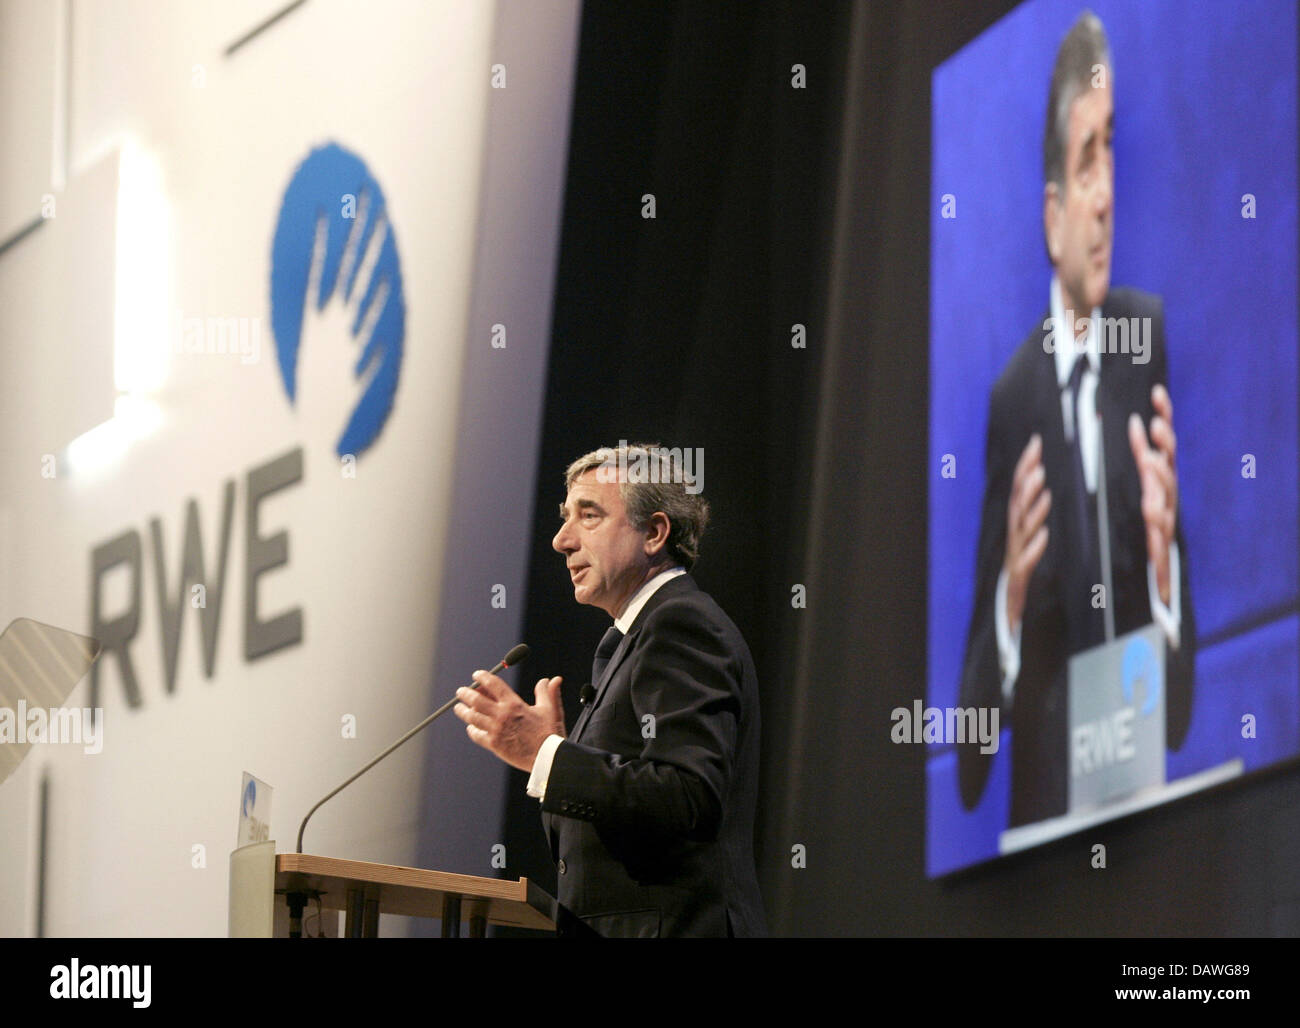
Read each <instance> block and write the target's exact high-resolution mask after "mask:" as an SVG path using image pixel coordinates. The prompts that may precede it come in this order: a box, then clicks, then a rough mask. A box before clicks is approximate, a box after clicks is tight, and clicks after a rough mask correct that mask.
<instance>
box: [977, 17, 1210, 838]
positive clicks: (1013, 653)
mask: <svg viewBox="0 0 1300 1028" xmlns="http://www.w3.org/2000/svg"><path fill="white" fill-rule="evenodd" d="M1110 67H1111V61H1110V53H1109V46H1108V44H1107V42H1106V36H1105V32H1104V30H1103V29H1102V26H1101V23H1100V22H1099V21H1098V20H1097V19H1096V17H1095V16H1093V15H1092V14H1091V13H1089V12H1085V13H1084V14H1083V15H1081V16H1080V18H1079V19H1078V21H1076V22H1075V24H1074V26H1073V27H1072V28H1071V29H1070V32H1069V33H1068V34H1067V36H1066V37H1065V39H1064V41H1063V42H1062V44H1061V47H1060V50H1059V51H1058V53H1057V58H1056V65H1055V68H1054V70H1053V73H1052V81H1051V88H1050V91H1049V97H1048V104H1047V128H1046V132H1045V134H1044V143H1043V152H1044V178H1045V183H1046V184H1045V186H1044V191H1043V226H1044V233H1045V236H1046V241H1047V249H1048V254H1049V256H1050V258H1051V261H1052V265H1053V268H1054V269H1055V274H1054V275H1053V278H1052V282H1051V287H1050V295H1049V310H1048V314H1047V316H1046V317H1044V318H1043V320H1042V322H1041V328H1037V327H1036V328H1035V329H1034V330H1033V331H1031V332H1030V334H1029V337H1028V338H1027V339H1025V341H1024V342H1023V343H1022V344H1021V345H1020V347H1019V348H1018V349H1017V350H1016V352H1015V354H1014V355H1013V356H1012V358H1011V360H1010V362H1009V363H1008V364H1007V366H1006V368H1005V369H1004V370H1003V372H1002V375H1001V376H1000V377H999V379H998V381H997V383H996V384H995V385H994V387H993V393H992V396H991V399H990V402H989V423H988V437H987V446H986V452H985V468H986V473H985V492H984V504H983V512H982V515H981V523H980V538H979V553H978V557H977V569H976V580H975V602H974V607H973V613H972V617H971V624H970V631H969V634H968V637H967V643H966V659H965V665H964V668H963V674H962V683H961V703H962V705H963V706H977V707H998V708H1000V710H1001V712H1002V716H1001V721H1002V723H1003V724H1006V723H1008V722H1009V723H1010V724H1011V725H1012V726H1013V727H1012V733H1011V740H1012V741H1011V783H1012V784H1011V814H1010V819H1009V820H1010V824H1011V825H1020V824H1028V823H1032V822H1035V821H1040V820H1042V819H1044V818H1047V817H1052V816H1056V815H1060V814H1064V813H1065V812H1066V805H1067V801H1068V796H1069V779H1068V773H1069V767H1068V762H1067V759H1066V755H1067V734H1068V725H1067V719H1068V716H1069V696H1068V666H1069V658H1070V657H1071V656H1072V655H1074V654H1076V653H1079V652H1080V651H1083V650H1086V649H1089V648H1091V647H1093V646H1096V645H1097V644H1098V643H1101V642H1103V641H1104V638H1105V635H1104V624H1103V617H1104V608H1105V607H1106V606H1109V608H1110V610H1111V612H1112V613H1113V616H1114V631H1115V634H1116V636H1119V635H1123V634H1124V633H1126V632H1129V631H1132V630H1134V629H1137V628H1141V627H1143V626H1145V625H1148V624H1151V623H1152V622H1154V623H1156V624H1157V625H1159V626H1160V627H1161V629H1162V631H1163V634H1164V636H1165V640H1166V643H1167V646H1166V681H1165V688H1166V703H1165V707H1166V739H1167V743H1168V745H1169V746H1170V747H1172V748H1175V749H1176V748H1178V747H1179V746H1181V745H1182V741H1183V739H1184V737H1185V735H1186V733H1187V728H1188V724H1189V721H1190V718H1191V705H1192V700H1191V694H1192V680H1193V673H1194V648H1195V638H1196V625H1195V619H1194V615H1193V612H1192V604H1191V592H1190V588H1189V585H1188V568H1187V564H1188V562H1187V547H1186V545H1185V544H1184V541H1183V534H1182V525H1181V522H1180V520H1179V518H1178V473H1177V468H1176V464H1175V456H1176V452H1177V440H1176V437H1175V435H1174V429H1173V406H1172V402H1171V400H1170V398H1169V393H1168V373H1167V367H1166V356H1165V340H1164V317H1163V311H1162V308H1161V304H1160V301H1159V299H1158V298H1156V297H1153V296H1149V295H1146V294H1143V293H1139V292H1137V291H1134V290H1128V289H1115V290H1111V289H1110V258H1111V243H1112V239H1113V229H1114V221H1113V216H1114V206H1113V198H1114V193H1113V190H1114V164H1113V157H1112V151H1111V133H1112V123H1113V119H1114V106H1113V103H1112V95H1111V83H1110V78H1111V76H1110ZM1148 427H1149V433H1150V437H1149V439H1148ZM1103 451H1104V456H1105V461H1104V464H1105V472H1106V496H1107V511H1106V517H1107V522H1108V525H1109V533H1110V558H1111V561H1110V565H1111V571H1112V574H1113V581H1112V594H1111V595H1109V596H1106V595H1104V589H1103V588H1102V586H1101V583H1102V582H1103V574H1102V568H1101V554H1100V545H1099V543H1098V517H1099V511H1098V503H1097V495H1098V491H1099V490H1098V487H1097V486H1098V477H1099V474H1100V467H1101V465H1102V461H1101V459H1100V453H1101V452H1103ZM1008 713H1009V715H1010V716H1009V717H1008V716H1007V715H1008ZM993 759H995V758H994V757H993V756H992V755H991V754H983V753H980V752H979V747H978V746H971V745H962V746H959V747H958V778H959V782H960V787H961V795H962V801H963V803H964V804H965V805H966V807H968V808H971V807H974V806H975V804H976V803H978V802H979V799H980V796H981V794H982V793H983V790H984V786H985V782H986V781H987V778H988V773H989V770H990V767H991V761H992V760H993Z"/></svg>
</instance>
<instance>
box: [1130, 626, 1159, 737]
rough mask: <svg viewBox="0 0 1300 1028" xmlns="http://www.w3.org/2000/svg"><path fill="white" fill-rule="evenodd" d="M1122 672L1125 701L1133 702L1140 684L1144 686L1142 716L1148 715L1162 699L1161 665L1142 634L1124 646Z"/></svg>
mask: <svg viewBox="0 0 1300 1028" xmlns="http://www.w3.org/2000/svg"><path fill="white" fill-rule="evenodd" d="M1120 674H1121V678H1122V683H1123V687H1124V702H1125V703H1132V702H1133V696H1134V694H1135V693H1136V692H1137V688H1138V686H1139V685H1140V686H1141V687H1142V716H1143V717H1146V715H1148V714H1150V713H1151V712H1152V711H1153V710H1155V709H1156V703H1158V702H1159V700H1160V665H1159V663H1157V661H1156V655H1155V651H1154V650H1152V649H1151V644H1150V643H1149V642H1147V641H1146V639H1144V638H1143V637H1142V636H1140V635H1138V636H1134V637H1133V638H1132V639H1130V640H1129V644H1128V645H1127V646H1126V647H1124V660H1123V662H1122V664H1121V672H1120Z"/></svg>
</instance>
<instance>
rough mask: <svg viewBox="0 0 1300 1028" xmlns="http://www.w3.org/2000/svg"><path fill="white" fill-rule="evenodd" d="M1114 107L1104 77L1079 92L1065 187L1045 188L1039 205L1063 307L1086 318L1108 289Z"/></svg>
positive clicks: (1072, 115)
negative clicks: (1059, 285)
mask: <svg viewBox="0 0 1300 1028" xmlns="http://www.w3.org/2000/svg"><path fill="white" fill-rule="evenodd" d="M1114 121H1115V107H1114V104H1113V103H1112V102H1111V88H1110V74H1109V69H1106V79H1105V84H1104V85H1103V86H1091V85H1089V86H1085V87H1084V89H1083V91H1082V92H1081V93H1080V94H1079V95H1078V96H1077V97H1076V98H1075V100H1074V102H1073V103H1072V104H1071V105H1070V113H1069V120H1068V126H1067V127H1068V130H1069V131H1068V135H1067V137H1066V148H1065V185H1064V187H1061V186H1058V185H1057V184H1056V183H1049V184H1048V185H1047V187H1046V190H1045V195H1044V202H1043V220H1044V225H1045V228H1046V231H1047V246H1048V251H1049V252H1050V253H1051V255H1052V263H1053V264H1055V265H1056V275H1057V278H1058V279H1059V280H1060V282H1061V290H1062V292H1063V293H1064V296H1063V297H1062V300H1063V301H1064V304H1065V307H1066V308H1067V309H1069V310H1073V311H1074V316H1075V317H1076V318H1086V317H1087V316H1088V315H1089V314H1091V313H1092V309H1093V308H1094V307H1097V306H1100V305H1101V302H1102V300H1104V299H1105V297H1106V291H1107V289H1109V288H1110V255H1111V242H1112V240H1113V238H1114V229H1115V217H1114V215H1115V209H1114V190H1115V161H1114V155H1113V153H1112V151H1111V133H1112V128H1113V125H1114Z"/></svg>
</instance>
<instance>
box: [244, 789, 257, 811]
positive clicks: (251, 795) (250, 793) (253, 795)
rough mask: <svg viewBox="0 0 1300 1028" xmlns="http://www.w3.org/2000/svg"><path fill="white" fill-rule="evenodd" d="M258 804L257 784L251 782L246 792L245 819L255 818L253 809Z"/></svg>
mask: <svg viewBox="0 0 1300 1028" xmlns="http://www.w3.org/2000/svg"><path fill="white" fill-rule="evenodd" d="M256 803H257V783H256V782H254V781H252V780H250V781H249V783H248V788H247V789H245V790H244V817H252V816H253V807H254V806H255V805H256Z"/></svg>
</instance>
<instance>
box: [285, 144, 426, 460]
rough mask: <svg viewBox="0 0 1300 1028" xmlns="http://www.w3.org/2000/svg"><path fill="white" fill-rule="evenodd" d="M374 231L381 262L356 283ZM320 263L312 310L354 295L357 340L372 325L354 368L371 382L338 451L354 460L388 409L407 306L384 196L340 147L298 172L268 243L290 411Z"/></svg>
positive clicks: (316, 154)
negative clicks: (316, 263)
mask: <svg viewBox="0 0 1300 1028" xmlns="http://www.w3.org/2000/svg"><path fill="white" fill-rule="evenodd" d="M377 232H378V233H383V235H382V237H381V241H379V242H378V243H377V244H376V245H378V247H379V253H378V258H377V259H376V260H375V261H374V263H373V265H371V266H370V267H369V268H368V274H367V278H366V281H358V279H359V277H360V273H361V272H362V270H363V264H364V263H365V262H363V260H362V256H363V255H364V254H367V253H368V252H369V251H370V249H371V246H372V244H375V243H376V240H375V235H376V233H377ZM318 241H319V243H320V244H321V246H320V249H321V252H320V253H318V252H317V246H318ZM345 257H346V259H347V260H346V266H345ZM316 260H319V262H320V264H319V268H318V269H317V273H318V274H319V281H320V286H319V291H318V295H317V298H316V309H317V310H318V311H320V310H323V309H324V307H325V305H326V304H327V303H328V302H329V300H330V299H331V298H332V297H333V296H334V295H335V294H336V293H337V294H338V295H339V296H340V297H341V298H342V299H343V301H344V302H352V298H353V293H354V290H357V291H359V300H358V302H356V316H355V317H354V318H353V320H352V324H351V333H352V336H353V338H354V339H355V338H356V337H357V336H358V335H359V334H360V333H361V331H362V326H363V325H367V324H373V328H372V329H371V331H370V335H369V337H368V338H367V340H366V341H365V346H364V347H363V348H362V350H361V354H360V356H359V357H358V358H357V361H356V364H355V366H354V367H353V376H354V377H355V378H356V379H358V380H362V379H365V378H367V376H368V379H369V380H368V384H367V385H366V387H365V390H364V391H363V392H362V394H361V397H360V399H359V400H358V401H357V404H356V407H355V408H354V409H353V411H352V414H351V416H350V417H349V419H348V422H347V425H346V426H345V427H344V429H343V434H342V435H341V436H340V437H339V440H338V444H337V446H336V447H335V452H336V453H338V455H339V456H340V457H342V456H343V455H344V454H354V455H359V454H361V453H362V452H363V451H364V450H365V449H366V448H367V447H368V446H370V444H371V443H373V442H374V441H375V438H376V437H377V436H378V435H379V433H380V431H381V430H382V429H383V427H384V422H385V421H386V420H387V419H388V414H389V412H390V411H391V410H392V407H393V396H394V394H395V393H396V391H397V376H398V372H399V371H400V370H401V367H402V342H403V339H404V338H405V335H406V300H405V297H404V295H403V292H402V268H401V263H400V261H399V260H398V257H397V243H396V240H395V238H394V235H393V231H392V227H391V225H390V224H389V220H388V210H387V205H386V203H385V201H384V191H383V190H382V189H381V188H380V186H379V183H378V182H377V181H376V180H375V177H374V176H373V175H371V174H370V171H369V169H367V168H366V165H365V162H363V161H362V160H361V158H359V157H357V156H356V155H355V154H353V153H350V152H349V151H347V150H345V149H343V147H341V146H339V145H338V144H336V143H327V144H326V145H324V146H321V147H317V148H316V149H315V150H313V151H312V152H311V153H310V154H308V155H307V158H306V159H305V160H304V161H303V162H302V163H301V164H300V165H298V168H297V170H296V171H295V172H294V173H293V178H292V179H291V180H290V181H289V185H288V188H286V189H285V191H284V199H283V200H282V201H281V203H280V220H279V222H278V223H277V224H276V226H275V240H274V242H273V243H272V244H271V330H272V332H273V334H274V335H275V352H276V356H277V357H278V358H279V362H280V377H281V379H282V380H283V381H284V389H285V392H286V393H287V394H288V396H289V402H290V403H293V402H294V401H295V399H296V389H297V368H298V347H299V343H300V342H301V339H302V324H303V315H304V313H305V308H306V305H307V291H308V284H309V282H310V281H311V279H312V272H313V267H312V265H313V261H316ZM372 308H374V309H372Z"/></svg>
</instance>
